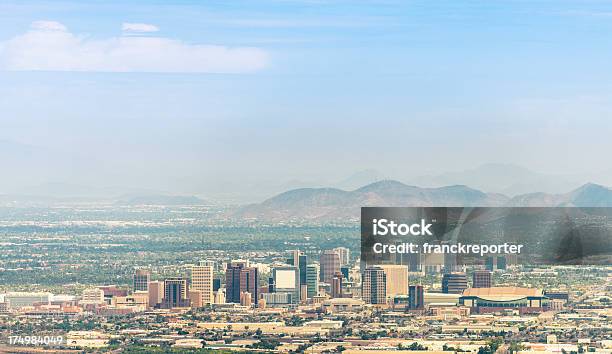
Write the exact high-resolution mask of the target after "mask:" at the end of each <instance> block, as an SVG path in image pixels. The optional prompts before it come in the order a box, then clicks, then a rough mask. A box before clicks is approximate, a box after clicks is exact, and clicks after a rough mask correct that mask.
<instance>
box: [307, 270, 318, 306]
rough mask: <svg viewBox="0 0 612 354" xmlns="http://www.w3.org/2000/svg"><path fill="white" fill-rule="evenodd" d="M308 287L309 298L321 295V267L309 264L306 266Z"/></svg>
mask: <svg viewBox="0 0 612 354" xmlns="http://www.w3.org/2000/svg"><path fill="white" fill-rule="evenodd" d="M306 286H307V288H308V290H307V295H308V297H309V298H312V297H313V296H317V294H318V293H319V265H318V264H309V265H308V266H306Z"/></svg>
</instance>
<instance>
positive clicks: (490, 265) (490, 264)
mask: <svg viewBox="0 0 612 354" xmlns="http://www.w3.org/2000/svg"><path fill="white" fill-rule="evenodd" d="M485 268H487V270H488V271H490V272H492V271H494V270H495V258H493V256H487V258H485Z"/></svg>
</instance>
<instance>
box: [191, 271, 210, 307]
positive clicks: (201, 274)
mask: <svg viewBox="0 0 612 354" xmlns="http://www.w3.org/2000/svg"><path fill="white" fill-rule="evenodd" d="M213 272H214V268H213V264H212V263H211V262H207V261H201V262H199V263H198V265H196V266H193V267H191V289H193V290H196V291H198V292H199V294H200V295H201V297H202V298H201V299H200V301H199V302H194V303H201V304H202V305H207V304H212V303H213V302H214V298H213ZM192 301H193V300H192Z"/></svg>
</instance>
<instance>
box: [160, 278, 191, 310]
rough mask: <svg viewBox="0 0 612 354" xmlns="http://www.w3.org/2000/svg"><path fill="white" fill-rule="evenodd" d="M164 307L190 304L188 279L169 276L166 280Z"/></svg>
mask: <svg viewBox="0 0 612 354" xmlns="http://www.w3.org/2000/svg"><path fill="white" fill-rule="evenodd" d="M163 304H164V307H166V308H173V307H188V306H189V305H190V302H189V299H188V298H187V279H184V278H180V277H177V278H168V279H166V280H165V281H164V301H163Z"/></svg>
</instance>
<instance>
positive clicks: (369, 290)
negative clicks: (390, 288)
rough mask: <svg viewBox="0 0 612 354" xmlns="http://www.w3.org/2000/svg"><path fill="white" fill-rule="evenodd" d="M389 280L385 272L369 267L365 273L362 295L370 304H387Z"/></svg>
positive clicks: (378, 268)
mask: <svg viewBox="0 0 612 354" xmlns="http://www.w3.org/2000/svg"><path fill="white" fill-rule="evenodd" d="M386 290H387V280H386V276H385V271H384V270H383V269H382V268H380V267H376V266H374V267H368V268H366V269H365V271H364V273H363V282H362V290H361V293H362V294H361V295H362V297H363V300H364V301H365V302H366V303H368V304H386V303H387V292H386Z"/></svg>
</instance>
